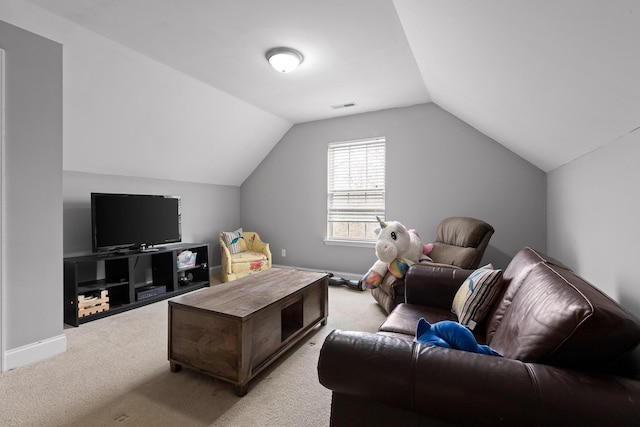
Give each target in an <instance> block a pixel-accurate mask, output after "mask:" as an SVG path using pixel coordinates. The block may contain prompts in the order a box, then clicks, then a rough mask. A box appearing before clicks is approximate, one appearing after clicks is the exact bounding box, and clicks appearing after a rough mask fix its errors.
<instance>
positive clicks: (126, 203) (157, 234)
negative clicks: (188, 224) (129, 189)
mask: <svg viewBox="0 0 640 427" xmlns="http://www.w3.org/2000/svg"><path fill="white" fill-rule="evenodd" d="M91 237H92V248H93V251H94V252H99V251H107V250H118V249H132V250H145V249H147V248H149V247H151V246H154V245H160V244H165V243H175V242H180V241H181V239H182V233H181V220H180V197H176V196H156V195H147V194H112V193H91Z"/></svg>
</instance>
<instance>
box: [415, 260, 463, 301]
mask: <svg viewBox="0 0 640 427" xmlns="http://www.w3.org/2000/svg"><path fill="white" fill-rule="evenodd" d="M473 271H474V270H465V269H461V268H455V267H447V266H442V265H428V264H415V265H412V266H411V267H410V268H409V271H407V273H406V275H405V278H404V282H405V301H406V302H407V303H409V304H418V305H426V306H428V307H435V308H443V309H450V308H451V303H452V302H453V297H454V296H455V295H456V292H457V291H458V289H460V285H462V283H463V282H464V281H465V279H466V278H467V277H469V275H470V274H471V273H473Z"/></svg>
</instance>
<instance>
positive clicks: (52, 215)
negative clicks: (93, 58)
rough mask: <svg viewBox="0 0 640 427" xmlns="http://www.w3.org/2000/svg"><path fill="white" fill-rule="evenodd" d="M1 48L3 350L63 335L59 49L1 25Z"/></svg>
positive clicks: (52, 43)
mask: <svg viewBox="0 0 640 427" xmlns="http://www.w3.org/2000/svg"><path fill="white" fill-rule="evenodd" d="M0 48H1V49H4V50H5V52H6V54H5V66H6V75H5V76H6V80H5V85H6V98H5V102H6V113H5V118H6V147H5V150H6V151H5V165H6V170H5V183H4V184H5V189H6V192H5V197H4V205H5V209H6V217H5V231H6V235H5V236H4V239H5V263H4V264H3V269H4V270H5V275H4V277H5V279H6V280H5V282H4V294H3V296H2V297H3V301H2V306H3V313H2V314H3V319H4V323H3V329H4V334H3V339H4V342H5V351H7V350H12V349H15V348H18V347H22V346H25V345H27V344H32V343H37V342H39V341H42V340H47V339H50V338H52V337H56V336H59V335H61V334H62V332H63V328H62V228H61V227H60V224H62V46H61V45H60V44H58V43H55V42H52V41H50V40H47V39H45V38H42V37H40V36H37V35H35V34H33V33H30V32H28V31H24V30H22V29H20V28H17V27H14V26H12V25H9V24H7V23H5V22H2V21H0ZM55 302H58V303H55ZM5 368H6V367H5Z"/></svg>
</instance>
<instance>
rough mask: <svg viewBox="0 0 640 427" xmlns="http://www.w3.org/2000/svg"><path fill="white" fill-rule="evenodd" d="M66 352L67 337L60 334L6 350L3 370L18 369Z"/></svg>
mask: <svg viewBox="0 0 640 427" xmlns="http://www.w3.org/2000/svg"><path fill="white" fill-rule="evenodd" d="M65 351H67V336H66V335H64V334H62V335H58V336H56V337H52V338H47V339H46V340H42V341H38V342H35V343H32V344H27V345H23V346H22V347H18V348H13V349H11V350H7V351H6V352H5V353H4V355H3V357H4V365H3V366H4V370H5V371H8V370H11V369H15V368H19V367H20V366H25V365H29V364H31V363H35V362H39V361H41V360H44V359H48V358H50V357H53V356H56V355H58V354H61V353H64V352H65Z"/></svg>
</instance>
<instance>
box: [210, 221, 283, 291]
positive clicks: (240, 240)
mask: <svg viewBox="0 0 640 427" xmlns="http://www.w3.org/2000/svg"><path fill="white" fill-rule="evenodd" d="M219 239H220V256H221V258H222V259H221V264H222V274H221V276H222V277H221V279H222V281H223V282H230V281H232V280H235V279H239V278H241V277H245V276H249V275H251V274H254V273H257V272H259V271H264V270H268V269H270V268H271V251H270V250H269V244H268V243H265V242H263V241H262V240H260V236H259V235H258V233H256V232H253V231H242V229H241V228H240V229H238V230H236V231H233V232H222V233H220V236H219Z"/></svg>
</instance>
